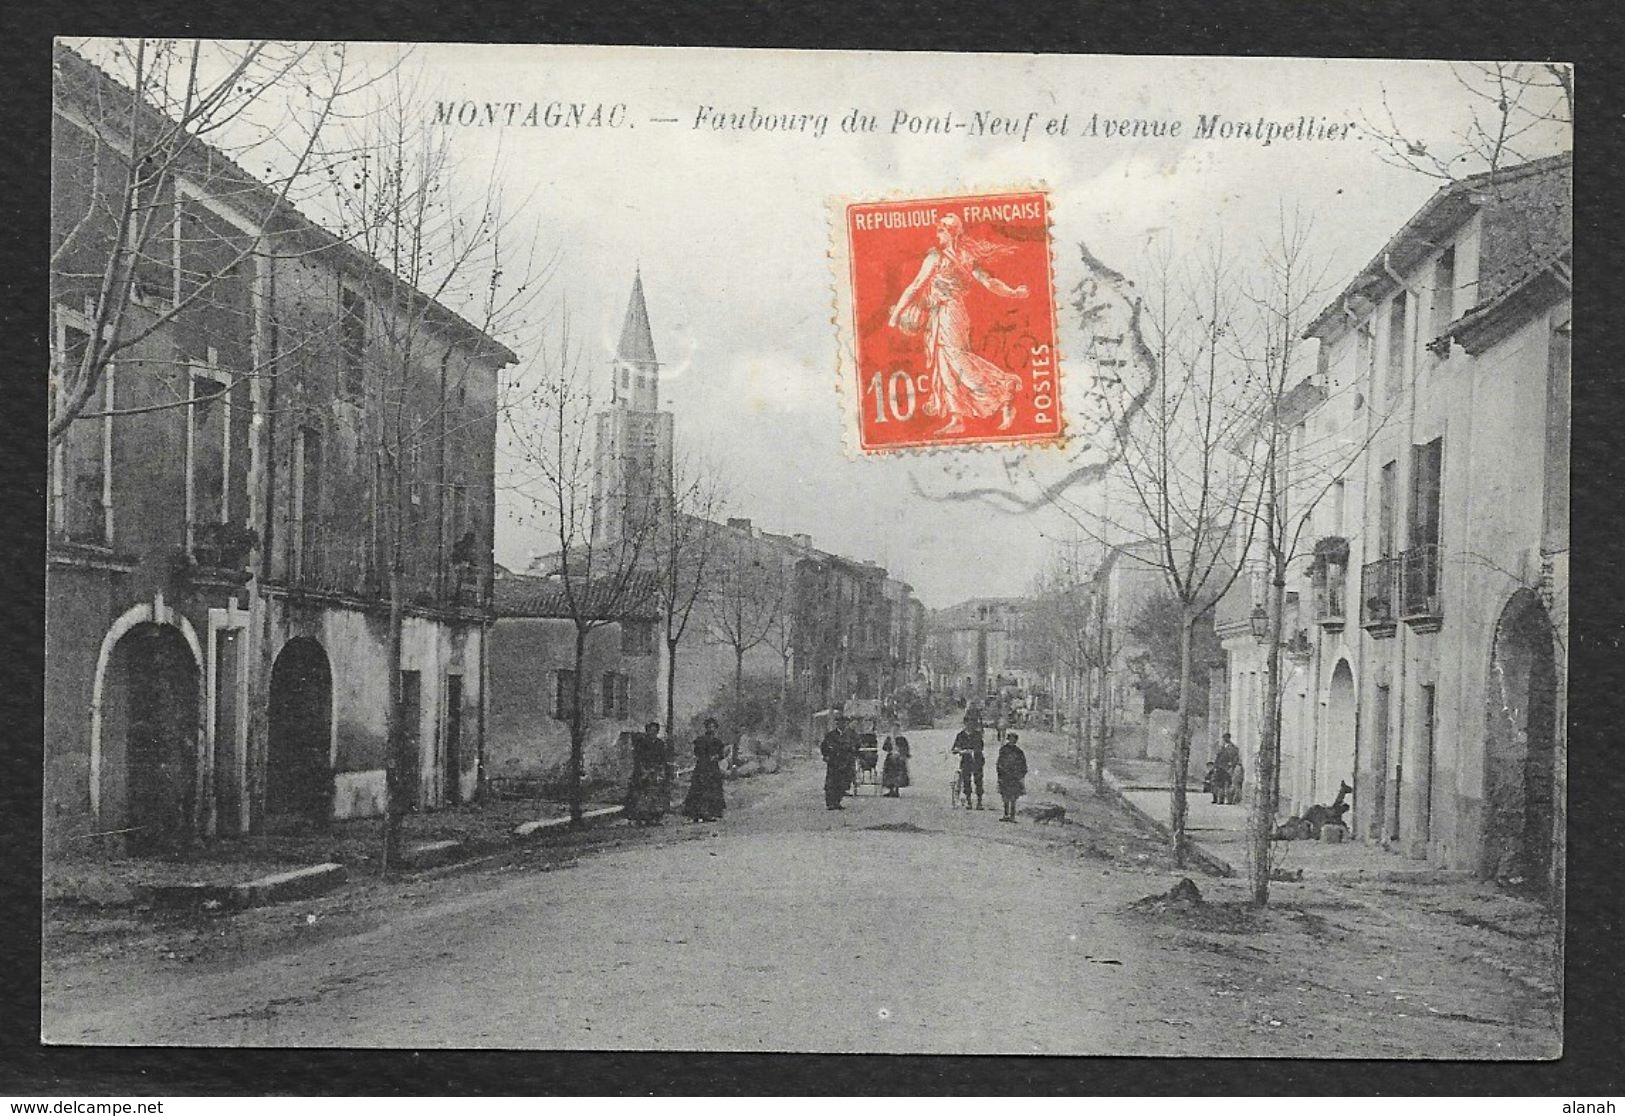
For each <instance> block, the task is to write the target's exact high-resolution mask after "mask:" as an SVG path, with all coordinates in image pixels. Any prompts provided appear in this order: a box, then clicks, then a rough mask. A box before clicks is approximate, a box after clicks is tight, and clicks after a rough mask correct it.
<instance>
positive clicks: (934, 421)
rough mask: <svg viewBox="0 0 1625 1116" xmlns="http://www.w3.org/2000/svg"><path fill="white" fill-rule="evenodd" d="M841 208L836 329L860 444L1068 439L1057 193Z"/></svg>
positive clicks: (883, 447) (866, 447)
mask: <svg viewBox="0 0 1625 1116" xmlns="http://www.w3.org/2000/svg"><path fill="white" fill-rule="evenodd" d="M837 204H838V205H839V207H840V209H839V213H838V214H837V217H838V221H839V226H838V232H837V240H838V242H839V244H838V248H839V249H840V250H839V251H838V252H837V254H836V257H837V259H836V269H837V274H836V277H835V278H836V285H837V314H836V319H837V321H836V324H837V328H838V329H839V330H840V331H841V337H840V342H841V344H840V352H841V355H842V365H843V367H842V370H841V375H842V386H843V389H844V390H843V395H845V396H846V398H847V400H848V403H849V411H850V414H849V416H848V418H849V420H850V421H851V422H852V423H853V424H854V428H855V434H856V437H855V439H854V441H855V443H856V445H857V446H858V447H859V448H860V449H861V450H862V451H863V452H865V453H882V452H886V451H891V450H901V449H912V448H920V447H933V446H940V447H951V446H964V445H997V444H1007V443H1012V442H1058V441H1060V440H1061V438H1062V435H1063V432H1064V424H1063V420H1062V411H1061V394H1060V393H1061V376H1060V361H1059V357H1060V354H1059V351H1058V348H1057V344H1056V320H1055V284H1054V278H1053V276H1054V271H1053V267H1052V263H1053V261H1052V258H1051V255H1052V250H1051V243H1050V202H1049V195H1048V194H1047V193H1046V192H1045V191H1044V190H1041V189H1032V190H1025V191H1016V192H1009V193H987V194H967V195H961V196H956V197H929V198H909V199H903V200H885V201H874V202H845V201H843V202H840V203H837Z"/></svg>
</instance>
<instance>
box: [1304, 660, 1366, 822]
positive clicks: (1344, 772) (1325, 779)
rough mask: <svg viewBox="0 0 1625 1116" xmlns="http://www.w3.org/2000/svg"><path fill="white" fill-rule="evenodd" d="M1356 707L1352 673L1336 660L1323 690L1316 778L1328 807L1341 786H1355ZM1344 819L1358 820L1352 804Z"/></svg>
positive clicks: (1317, 790) (1347, 666)
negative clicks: (1323, 719) (1322, 727)
mask: <svg viewBox="0 0 1625 1116" xmlns="http://www.w3.org/2000/svg"><path fill="white" fill-rule="evenodd" d="M1356 704H1357V703H1356V700H1355V696H1354V672H1353V671H1352V670H1350V669H1349V661H1348V660H1347V659H1339V660H1337V666H1336V667H1335V668H1333V670H1332V681H1331V685H1329V686H1328V687H1327V688H1326V733H1325V737H1324V738H1323V741H1322V743H1321V748H1320V756H1319V760H1320V771H1319V773H1318V774H1317V775H1316V778H1315V785H1316V793H1317V794H1318V795H1319V796H1320V797H1321V800H1322V801H1324V802H1326V803H1328V804H1329V803H1330V802H1331V801H1332V800H1333V799H1334V798H1335V796H1336V794H1337V790H1338V787H1339V786H1340V785H1341V784H1343V783H1347V784H1348V785H1349V786H1351V787H1352V786H1354V782H1355V779H1354V762H1355V754H1354V749H1355V744H1354V710H1355V708H1356ZM1345 801H1347V800H1346V799H1345ZM1346 817H1348V818H1349V820H1350V821H1353V820H1354V819H1356V818H1358V817H1359V815H1358V814H1357V813H1356V812H1355V811H1354V809H1353V804H1352V803H1350V809H1349V812H1348V814H1347V815H1346Z"/></svg>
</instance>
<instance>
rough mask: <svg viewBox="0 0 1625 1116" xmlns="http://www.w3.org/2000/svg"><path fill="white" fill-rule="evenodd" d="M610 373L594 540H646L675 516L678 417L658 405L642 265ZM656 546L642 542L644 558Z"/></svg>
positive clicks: (596, 487) (600, 441) (598, 467)
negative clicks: (674, 454)
mask: <svg viewBox="0 0 1625 1116" xmlns="http://www.w3.org/2000/svg"><path fill="white" fill-rule="evenodd" d="M610 375H611V377H613V379H612V384H613V389H612V390H611V392H610V405H609V407H608V408H607V409H605V410H602V411H599V412H598V416H597V419H598V441H597V449H596V461H595V464H596V475H595V483H594V490H593V516H592V539H593V543H594V545H598V544H600V543H602V544H604V545H615V544H617V543H619V542H622V541H625V540H629V539H637V538H646V537H647V535H648V532H649V531H650V530H651V529H658V525H659V524H660V523H662V522H663V521H664V520H665V517H666V516H668V515H670V514H671V508H670V503H671V496H670V492H671V484H672V445H673V438H672V435H673V429H672V427H673V421H674V420H673V418H672V415H671V412H669V411H662V410H661V409H660V361H659V360H658V359H657V358H656V357H655V343H654V334H653V331H652V330H650V328H649V307H648V306H647V305H646V304H645V303H644V301H643V274H642V271H641V269H640V270H639V271H638V272H637V273H636V274H635V275H634V277H633V279H632V297H631V299H630V300H629V301H628V302H627V304H626V320H625V322H624V323H623V324H622V325H621V340H620V344H618V345H616V346H615V356H614V358H613V359H612V360H611V361H610ZM655 550H656V548H655V547H653V546H648V547H645V548H644V550H643V554H642V556H641V557H640V559H639V560H640V561H644V562H652V561H653V558H654V554H655Z"/></svg>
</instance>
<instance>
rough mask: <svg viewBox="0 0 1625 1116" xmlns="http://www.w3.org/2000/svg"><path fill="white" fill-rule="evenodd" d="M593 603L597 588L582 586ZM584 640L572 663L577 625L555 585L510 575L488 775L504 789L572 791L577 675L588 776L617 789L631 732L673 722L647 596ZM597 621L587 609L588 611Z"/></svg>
mask: <svg viewBox="0 0 1625 1116" xmlns="http://www.w3.org/2000/svg"><path fill="white" fill-rule="evenodd" d="M585 593H586V596H587V599H588V602H589V603H590V601H591V597H592V594H593V590H592V589H591V588H590V587H587V588H585ZM628 599H629V601H630V603H629V604H627V605H625V606H623V607H621V608H619V609H617V611H616V612H615V614H614V617H613V619H607V620H605V621H604V622H602V623H600V624H598V626H596V627H594V628H593V629H592V631H590V632H589V633H588V635H587V643H586V647H585V649H584V651H583V654H582V659H581V663H580V664H579V666H578V664H577V662H576V658H575V639H576V625H575V621H574V620H573V619H572V616H571V611H570V608H569V606H568V603H567V601H566V600H565V589H564V585H563V583H562V582H561V580H560V579H558V578H546V577H525V576H508V577H503V578H499V579H498V580H497V581H496V583H495V585H494V587H493V612H494V615H495V620H494V621H493V623H492V625H491V631H490V647H491V666H490V687H491V689H490V710H491V711H490V722H489V731H488V734H487V739H486V748H485V765H486V777H487V778H488V779H489V780H491V781H492V782H493V783H494V784H496V785H497V787H498V789H499V790H505V789H519V788H521V787H522V788H524V789H525V790H527V791H530V792H533V793H534V792H536V791H541V792H556V791H562V790H563V789H565V788H567V787H568V786H569V763H570V720H571V709H572V702H573V701H574V700H575V677H574V673H575V672H576V671H577V670H578V669H579V670H580V671H581V673H582V675H583V679H582V686H581V695H582V721H583V726H584V730H585V735H584V737H583V740H582V758H583V769H582V772H583V776H584V777H585V778H586V779H587V780H588V781H589V782H597V783H600V784H602V783H605V782H616V781H618V780H620V779H622V778H624V777H625V776H626V774H627V773H628V771H629V770H630V761H631V743H630V738H631V734H632V733H634V732H638V731H640V730H641V729H642V728H643V726H644V725H645V724H647V723H649V722H650V721H663V720H664V719H665V715H666V709H665V701H664V697H663V694H662V689H663V685H664V682H665V656H664V648H663V646H662V641H661V639H660V638H659V633H658V631H657V629H658V627H659V620H660V616H659V610H658V609H657V608H656V607H655V605H654V602H653V600H652V598H651V596H650V595H649V594H648V593H634V594H630V595H628ZM584 612H585V613H590V609H587V610H584Z"/></svg>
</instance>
